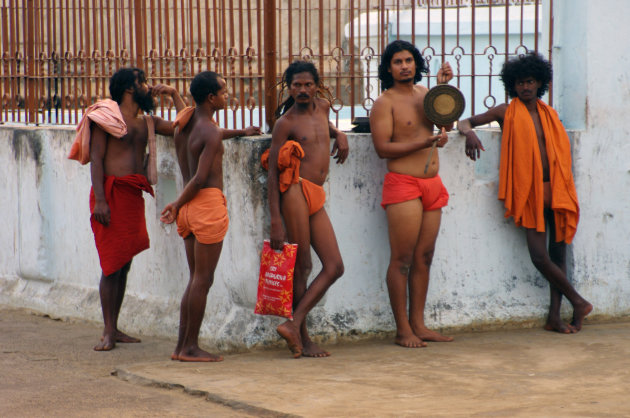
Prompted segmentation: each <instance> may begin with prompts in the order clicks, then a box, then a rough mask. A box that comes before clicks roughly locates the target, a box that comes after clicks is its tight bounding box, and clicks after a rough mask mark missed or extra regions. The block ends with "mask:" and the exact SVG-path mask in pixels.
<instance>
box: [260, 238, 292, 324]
mask: <svg viewBox="0 0 630 418" xmlns="http://www.w3.org/2000/svg"><path fill="white" fill-rule="evenodd" d="M297 247H298V246H297V244H286V243H285V244H284V247H283V248H282V251H275V250H273V249H272V248H271V245H270V243H269V240H265V241H264V243H263V249H262V254H261V256H260V274H259V276H258V297H257V298H256V308H255V309H254V313H256V314H259V315H276V316H281V317H284V318H289V319H293V270H294V269H295V257H296V256H297Z"/></svg>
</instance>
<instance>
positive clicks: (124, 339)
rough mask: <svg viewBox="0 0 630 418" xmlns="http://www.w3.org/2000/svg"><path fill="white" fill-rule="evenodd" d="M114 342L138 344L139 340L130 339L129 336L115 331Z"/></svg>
mask: <svg viewBox="0 0 630 418" xmlns="http://www.w3.org/2000/svg"><path fill="white" fill-rule="evenodd" d="M116 342H117V343H139V342H141V341H140V338H135V337H132V336H131V335H127V334H125V333H124V332H122V331H116Z"/></svg>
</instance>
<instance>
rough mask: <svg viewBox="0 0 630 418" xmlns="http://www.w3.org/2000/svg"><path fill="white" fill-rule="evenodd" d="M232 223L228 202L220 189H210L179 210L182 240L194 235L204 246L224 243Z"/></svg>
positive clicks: (179, 230) (178, 219)
mask: <svg viewBox="0 0 630 418" xmlns="http://www.w3.org/2000/svg"><path fill="white" fill-rule="evenodd" d="M229 223H230V221H229V218H228V212H227V202H226V200H225V196H224V195H223V192H221V190H220V189H217V188H214V187H209V188H205V189H201V190H199V192H198V193H197V195H196V196H195V197H194V198H193V199H192V200H191V201H189V202H188V203H186V204H185V205H184V206H182V207H181V208H180V209H179V213H178V214H177V233H178V234H179V235H180V236H181V237H182V238H187V237H188V236H189V235H190V234H193V235H194V236H195V238H196V239H197V241H199V242H200V243H202V244H215V243H217V242H221V241H223V238H225V234H226V233H227V230H228V225H229Z"/></svg>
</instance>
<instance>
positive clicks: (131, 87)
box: [69, 68, 184, 351]
mask: <svg viewBox="0 0 630 418" xmlns="http://www.w3.org/2000/svg"><path fill="white" fill-rule="evenodd" d="M109 92H110V95H111V97H112V99H113V100H109V99H108V100H103V101H100V102H98V103H96V104H94V105H93V106H91V107H90V108H88V109H87V111H86V114H85V115H84V116H83V119H82V121H81V122H80V124H79V126H78V127H77V131H78V133H77V138H76V140H75V143H74V144H73V146H72V149H71V151H70V155H69V158H72V159H77V160H79V161H80V162H82V163H84V164H85V163H87V162H88V161H91V167H90V170H91V175H92V190H91V192H90V210H91V213H92V216H91V219H90V222H91V224H92V230H93V232H94V238H95V242H96V248H97V250H98V254H99V259H100V263H101V268H102V270H103V273H102V276H101V282H100V286H99V293H100V297H101V307H102V310H103V321H104V325H105V326H104V330H103V335H102V337H101V341H100V343H99V344H97V345H96V346H95V347H94V350H96V351H109V350H111V349H113V348H114V347H115V346H116V342H122V343H135V342H140V340H139V339H137V338H133V337H130V336H129V335H126V334H125V333H123V332H121V331H120V330H119V329H118V315H119V313H120V307H121V305H122V301H123V298H124V296H125V289H126V286H127V274H128V273H129V268H130V267H131V260H132V258H133V257H134V256H135V255H136V254H138V253H140V252H141V251H144V250H145V249H147V248H149V236H148V234H147V229H146V224H145V218H144V199H143V197H142V191H145V192H147V193H150V194H151V195H153V189H152V188H151V185H150V184H149V181H148V180H147V175H149V177H151V180H152V182H153V183H155V181H156V180H157V179H156V177H157V167H156V165H155V157H156V156H155V132H158V133H160V134H162V135H172V134H173V127H172V123H171V122H169V121H165V120H163V119H162V118H159V117H157V116H143V115H142V112H146V113H150V112H152V111H153V109H154V107H155V103H154V97H155V96H158V95H162V94H164V95H170V96H171V97H172V98H173V101H174V103H175V107H176V108H177V109H178V110H179V109H182V108H183V107H184V102H183V100H182V98H181V97H180V95H179V93H177V90H175V89H174V88H172V87H169V86H165V85H161V84H158V85H155V86H149V85H148V84H147V80H146V77H145V75H144V72H143V71H142V70H140V69H138V68H122V69H120V70H118V71H117V72H116V73H115V74H114V75H113V76H112V77H111V79H110V83H109ZM92 122H93V123H92ZM147 142H149V145H150V146H149V150H150V152H149V162H148V166H147V163H146V162H145V158H146V154H145V150H146V148H147ZM147 171H148V173H147Z"/></svg>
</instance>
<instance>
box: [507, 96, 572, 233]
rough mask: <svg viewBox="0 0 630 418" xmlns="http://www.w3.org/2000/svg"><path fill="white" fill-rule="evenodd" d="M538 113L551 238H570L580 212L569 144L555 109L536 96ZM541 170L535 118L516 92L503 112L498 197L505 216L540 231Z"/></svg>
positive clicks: (542, 228) (520, 224) (541, 224)
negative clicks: (547, 182) (545, 163)
mask: <svg viewBox="0 0 630 418" xmlns="http://www.w3.org/2000/svg"><path fill="white" fill-rule="evenodd" d="M538 114H539V115H540V121H541V125H542V129H543V132H544V135H545V146H546V149H547V157H548V159H549V171H550V172H549V175H550V181H551V195H552V199H551V208H552V209H553V212H554V219H555V224H556V241H557V242H560V241H565V242H566V243H567V244H570V243H571V241H573V237H574V236H575V232H576V230H577V224H578V220H579V217H580V208H579V205H578V199H577V193H576V191H575V183H574V181H573V173H572V172H571V144H570V142H569V137H568V135H567V133H566V131H565V129H564V127H563V126H562V123H561V122H560V119H559V118H558V115H557V113H556V111H555V110H554V109H553V108H551V106H549V105H547V104H546V103H544V102H543V101H541V100H538ZM543 193H544V192H543V170H542V162H541V159H540V149H539V147H538V140H537V137H536V130H535V127H534V122H533V120H532V118H531V116H530V115H529V111H528V110H527V108H526V107H525V105H524V104H523V103H522V102H521V101H520V100H519V99H518V98H515V99H514V100H512V102H510V104H509V106H508V108H507V110H506V112H505V122H504V126H503V137H502V139H501V165H500V168H499V199H500V200H503V201H504V203H505V209H506V211H505V217H506V218H508V217H510V216H512V217H514V223H515V224H516V225H517V226H523V227H525V228H535V229H536V231H538V232H544V231H545V218H544V202H543Z"/></svg>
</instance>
